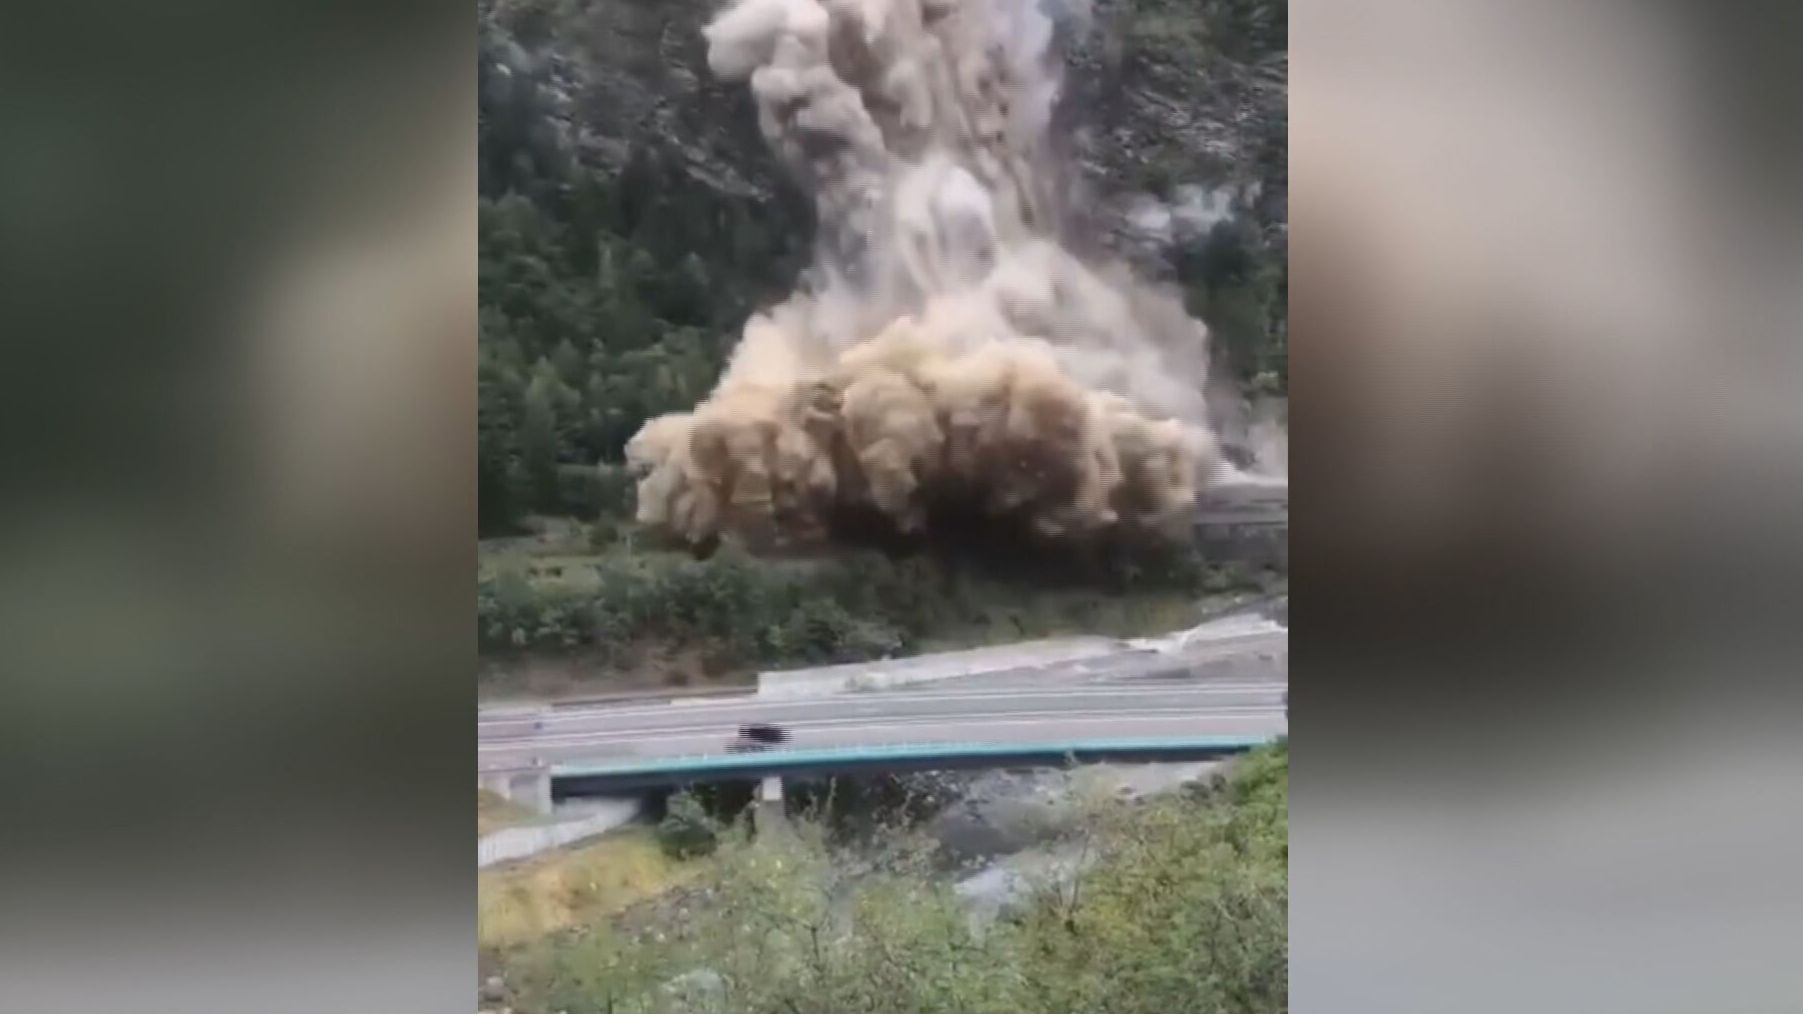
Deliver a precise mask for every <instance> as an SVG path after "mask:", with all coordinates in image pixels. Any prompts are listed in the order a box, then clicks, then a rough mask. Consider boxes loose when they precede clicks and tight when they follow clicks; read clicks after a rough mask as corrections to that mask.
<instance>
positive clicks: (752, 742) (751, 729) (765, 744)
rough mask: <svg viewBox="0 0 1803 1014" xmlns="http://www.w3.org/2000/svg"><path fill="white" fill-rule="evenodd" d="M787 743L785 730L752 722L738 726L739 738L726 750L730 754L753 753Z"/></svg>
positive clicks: (787, 738) (787, 733)
mask: <svg viewBox="0 0 1803 1014" xmlns="http://www.w3.org/2000/svg"><path fill="white" fill-rule="evenodd" d="M788 741H789V732H788V730H787V729H784V728H782V727H780V726H775V725H767V724H765V723H763V722H753V723H752V724H750V725H741V726H739V737H738V738H737V739H735V740H733V741H732V745H731V746H728V747H727V750H728V751H730V752H732V753H755V752H756V751H758V750H768V749H770V748H771V747H773V746H780V745H782V744H784V743H787V742H788Z"/></svg>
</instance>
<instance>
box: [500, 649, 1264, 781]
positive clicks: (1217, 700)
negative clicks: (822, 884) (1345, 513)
mask: <svg viewBox="0 0 1803 1014" xmlns="http://www.w3.org/2000/svg"><path fill="white" fill-rule="evenodd" d="M1287 656H1288V631H1287V630H1286V629H1285V628H1283V627H1282V626H1280V625H1278V624H1277V623H1275V622H1272V621H1270V620H1268V619H1265V618H1263V617H1260V616H1240V617H1232V618H1228V619H1225V620H1221V621H1218V622H1215V623H1211V624H1205V625H1203V626H1201V627H1198V628H1195V629H1193V630H1190V631H1186V632H1183V633H1182V634H1181V635H1174V636H1172V637H1170V638H1164V639H1156V640H1150V641H1144V642H1134V643H1127V642H1119V641H1111V640H1108V639H1104V638H1072V639H1065V640H1061V641H1045V642H1031V643H1027V644H1021V645H1011V646H1006V647H1002V648H987V649H978V650H974V651H969V652H947V653H942V654H940V655H936V656H926V657H924V659H920V658H917V659H908V660H898V661H895V662H888V663H883V662H878V663H871V664H869V665H867V666H857V667H827V668H825V669H819V670H803V671H799V672H793V673H773V674H768V675H767V676H766V677H765V678H764V679H763V680H762V681H761V684H762V685H761V687H760V692H759V693H755V694H738V695H732V696H701V697H688V698H676V699H673V700H668V701H636V702H621V703H618V704H608V705H595V704H586V705H571V706H564V707H543V708H528V709H491V710H488V711H486V712H483V713H482V714H480V715H479V717H478V724H477V729H478V743H477V749H478V758H479V763H478V779H479V781H480V782H481V783H482V784H483V785H485V786H487V787H489V788H491V789H493V790H494V791H497V792H499V793H501V794H502V795H505V796H508V797H509V798H513V799H516V800H519V801H523V802H528V803H530V804H532V805H535V806H537V807H538V808H540V809H548V808H549V807H550V806H551V804H552V803H553V802H554V800H556V799H563V798H568V797H572V796H585V795H609V794H621V793H629V792H632V791H636V790H641V789H646V788H654V787H668V786H678V785H682V784H687V783H694V782H705V781H716V780H726V779H734V780H736V779H747V780H757V779H766V780H770V779H778V778H781V777H783V776H795V775H804V774H806V775H817V774H843V773H852V772H859V771H873V770H881V771H900V770H927V769H946V768H959V767H1010V766H1029V765H1057V764H1063V763H1066V762H1070V761H1078V762H1087V761H1100V760H1182V759H1200V758H1207V757H1214V756H1220V755H1222V754H1225V753H1232V752H1237V751H1242V750H1246V749H1249V748H1251V747H1254V746H1256V745H1258V744H1260V743H1264V742H1268V741H1270V740H1272V739H1274V738H1276V737H1277V736H1278V735H1281V734H1282V733H1283V732H1284V731H1285V729H1286V728H1287V724H1288V723H1287V714H1286V711H1287V708H1286V706H1285V704H1284V700H1285V693H1286V691H1287V687H1288V683H1287V678H1286V671H1287ZM752 722H758V723H767V724H771V725H778V726H781V727H782V728H784V729H785V730H787V731H788V733H789V740H788V742H786V743H785V744H783V746H782V747H781V748H777V749H769V750H764V751H760V752H757V753H733V752H730V750H729V745H730V744H731V743H732V741H733V740H734V738H735V736H736V734H737V731H738V729H739V727H740V726H741V725H744V724H748V723H752ZM768 788H769V785H768V782H767V790H768Z"/></svg>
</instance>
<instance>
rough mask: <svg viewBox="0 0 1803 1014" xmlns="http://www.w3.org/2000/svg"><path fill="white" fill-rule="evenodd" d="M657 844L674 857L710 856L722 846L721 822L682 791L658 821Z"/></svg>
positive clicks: (692, 797)
mask: <svg viewBox="0 0 1803 1014" xmlns="http://www.w3.org/2000/svg"><path fill="white" fill-rule="evenodd" d="M657 844H658V847H660V848H662V849H663V850H664V854H665V855H667V856H669V857H671V858H672V859H691V858H694V857H695V856H705V855H709V854H711V853H712V852H713V851H714V850H715V849H716V848H719V847H720V825H719V824H718V822H716V821H715V820H714V819H713V818H712V817H710V816H708V814H707V811H706V810H704V809H703V808H702V806H701V802H700V801H699V800H697V799H696V798H695V797H694V796H692V795H690V794H688V793H687V792H678V793H676V794H675V795H673V796H671V797H670V802H669V806H668V808H667V809H666V810H665V812H664V819H663V820H661V821H659V822H658V824H657Z"/></svg>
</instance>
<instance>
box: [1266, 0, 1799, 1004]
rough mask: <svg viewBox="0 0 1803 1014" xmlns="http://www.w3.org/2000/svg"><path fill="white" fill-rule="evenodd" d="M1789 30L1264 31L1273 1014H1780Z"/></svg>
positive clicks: (1376, 5)
mask: <svg viewBox="0 0 1803 1014" xmlns="http://www.w3.org/2000/svg"><path fill="white" fill-rule="evenodd" d="M1798 11H1799V8H1797V7H1796V6H1795V5H1788V6H1784V5H1772V4H1728V5H1682V4H1676V3H1628V2H1592V3H1550V2H1540V0H1529V2H1521V3H1484V2H1477V0H1439V2H1435V3H1431V4H1420V3H1407V2H1400V0H1358V2H1343V0H1293V3H1292V4H1291V17H1290V25H1291V33H1292V34H1291V68H1292V78H1291V92H1290V98H1291V117H1290V124H1291V138H1290V151H1291V160H1292V164H1291V201H1292V204H1291V215H1292V217H1291V230H1292V231H1291V258H1292V260H1291V269H1292V270H1291V286H1290V293H1291V301H1292V302H1291V307H1290V311H1291V317H1290V319H1291V342H1290V350H1291V362H1290V379H1291V405H1292V409H1291V422H1292V432H1291V449H1292V467H1291V474H1292V483H1291V485H1292V492H1293V494H1294V495H1293V501H1294V507H1293V510H1292V512H1291V519H1292V527H1291V537H1292V546H1291V550H1292V553H1291V555H1292V560H1293V568H1292V569H1293V573H1292V581H1291V588H1292V606H1291V615H1292V619H1293V621H1294V631H1295V633H1294V635H1293V636H1294V638H1295V642H1296V643H1295V644H1294V645H1293V649H1294V651H1293V655H1292V658H1293V660H1294V664H1293V674H1292V683H1293V698H1292V708H1291V722H1292V726H1291V729H1292V734H1293V747H1292V782H1291V785H1292V796H1291V799H1292V809H1293V813H1292V822H1291V853H1290V855H1291V899H1292V901H1291V909H1290V926H1291V947H1292V950H1291V966H1290V967H1291V969H1292V980H1291V985H1292V991H1291V996H1292V998H1293V1002H1294V1005H1295V1009H1296V1010H1298V1011H1315V1010H1333V1011H1339V1012H1362V1011H1372V1012H1375V1011H1384V1012H1387V1014H1396V1012H1403V1011H1429V1010H1450V1009H1457V1010H1462V1011H1474V1012H1476V1011H1498V1012H1501V1011H1522V1010H1533V1011H1538V1012H1549V1011H1565V1010H1571V1011H1580V1010H1582V1011H1599V1010H1624V1011H1625V1010H1632V1011H1637V1012H1673V1014H1676V1012H1679V1011H1692V1010H1704V1009H1707V1010H1739V1011H1777V1010H1787V1009H1793V1008H1794V1007H1795V1006H1796V1004H1797V998H1798V997H1799V996H1803V970H1800V969H1803V966H1800V965H1799V964H1798V963H1797V962H1796V961H1795V960H1794V955H1791V954H1789V953H1788V952H1790V951H1794V941H1795V939H1796V934H1795V930H1794V927H1795V926H1797V925H1799V924H1800V921H1799V920H1800V919H1803V879H1800V878H1798V877H1796V876H1795V874H1794V873H1793V872H1792V870H1791V866H1792V864H1793V862H1792V856H1793V855H1794V853H1795V847H1794V843H1795V842H1796V841H1797V840H1799V837H1803V806H1799V805H1798V804H1799V803H1800V802H1803V795H1800V793H1803V788H1800V786H1803V740H1800V739H1799V738H1798V736H1797V725H1796V721H1795V716H1797V715H1799V714H1803V708H1799V697H1800V696H1803V694H1799V685H1798V681H1797V675H1798V674H1799V673H1800V672H1803V664H1800V663H1799V659H1803V643H1800V642H1803V627H1799V625H1798V623H1797V622H1796V616H1797V608H1798V595H1797V591H1796V589H1797V588H1798V587H1799V586H1800V585H1799V582H1798V578H1799V576H1803V566H1799V564H1800V563H1803V532H1799V530H1798V523H1799V519H1800V518H1803V510H1800V509H1799V508H1800V507H1803V503H1800V501H1803V497H1800V496H1799V494H1800V492H1803V453H1800V452H1803V439H1800V438H1803V399H1799V397H1798V391H1799V389H1800V388H1799V382H1800V381H1803V345H1800V344H1799V342H1798V340H1797V339H1798V336H1799V323H1800V320H1799V317H1800V314H1799V311H1803V300H1800V299H1799V292H1800V291H1803V290H1799V287H1798V282H1799V281H1803V230H1800V229H1799V228H1798V226H1799V224H1800V222H1799V210H1800V203H1799V200H1798V197H1799V195H1798V190H1797V181H1798V180H1799V179H1800V178H1803V177H1799V175H1798V174H1797V171H1796V170H1797V167H1798V159H1799V155H1800V154H1803V145H1800V144H1799V130H1800V125H1803V119H1799V118H1798V117H1797V116H1796V109H1797V98H1798V92H1799V81H1798V80H1797V74H1796V67H1795V61H1794V59H1791V56H1794V54H1795V53H1796V52H1798V46H1799V43H1800V42H1803V33H1800V32H1799V30H1798V29H1799V27H1800V22H1803V19H1800V18H1799V16H1798ZM1787 54H1788V55H1787ZM1787 926H1788V927H1792V928H1791V929H1789V930H1787V929H1785V927H1787Z"/></svg>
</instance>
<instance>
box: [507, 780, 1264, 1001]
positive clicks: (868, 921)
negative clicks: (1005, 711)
mask: <svg viewBox="0 0 1803 1014" xmlns="http://www.w3.org/2000/svg"><path fill="white" fill-rule="evenodd" d="M1287 803H1288V752H1287V750H1286V749H1285V748H1283V747H1278V748H1276V749H1271V750H1266V751H1261V752H1258V753H1256V754H1254V755H1253V756H1252V757H1249V758H1247V759H1246V760H1245V761H1244V762H1242V763H1241V764H1240V765H1238V767H1237V769H1236V771H1235V773H1234V774H1233V775H1232V777H1231V778H1229V779H1228V781H1227V783H1226V784H1225V786H1223V789H1222V791H1219V792H1216V793H1212V794H1207V795H1200V794H1178V795H1174V796H1169V797H1163V798H1160V799H1156V800H1153V801H1149V802H1145V803H1139V804H1132V803H1114V802H1109V803H1099V804H1097V806H1096V807H1095V808H1094V812H1093V814H1092V817H1093V819H1092V820H1090V821H1088V822H1087V823H1086V825H1085V830H1084V831H1083V832H1082V833H1081V838H1080V844H1081V846H1082V848H1083V851H1084V853H1085V854H1086V855H1088V856H1090V857H1091V858H1092V859H1093V861H1092V862H1090V863H1089V864H1088V865H1086V866H1085V867H1083V868H1082V869H1081V870H1080V871H1079V872H1077V873H1075V874H1074V875H1072V876H1070V877H1067V878H1065V879H1064V880H1061V881H1047V882H1045V883H1044V884H1042V885H1041V887H1040V889H1039V890H1038V891H1036V892H1035V893H1034V894H1033V895H1032V896H1031V897H1030V898H1029V900H1028V901H1026V902H1025V903H1024V904H1023V905H1022V906H1021V907H1020V908H1019V909H1018V910H1017V911H1014V912H1013V913H1011V914H1010V915H1009V916H1008V917H1007V918H1004V919H1003V920H1002V921H1000V922H998V923H997V924H995V925H993V926H991V927H989V928H988V929H987V930H984V929H981V928H979V927H977V926H975V925H973V923H972V921H971V919H970V918H969V916H968V914H967V912H966V911H965V909H964V907H963V906H962V904H961V903H960V901H959V899H958V897H957V896H956V895H955V893H954V892H953V891H952V890H951V888H950V887H949V885H948V884H946V883H945V882H944V881H943V880H940V879H934V878H933V877H932V876H931V875H930V873H929V872H928V871H927V870H925V869H924V868H923V867H921V866H920V865H919V864H916V863H911V862H908V861H906V860H905V859H904V860H902V861H897V862H878V863H876V864H875V866H874V868H873V867H872V864H871V863H870V862H869V861H868V860H866V859H861V858H860V857H859V856H857V855H855V854H846V853H841V852H837V851H835V850H834V848H833V847H832V846H831V845H830V844H829V840H828V836H827V835H826V834H825V832H824V830H823V829H822V828H821V826H820V825H818V824H813V823H810V822H806V821H801V822H798V823H796V824H795V825H794V826H793V828H792V830H791V831H790V832H789V833H785V834H781V835H769V836H764V837H760V838H756V839H753V838H749V837H747V836H746V835H745V833H744V832H743V831H742V830H741V829H735V830H733V831H730V832H727V833H725V834H723V835H721V836H720V837H719V838H718V839H716V840H717V842H718V846H717V851H716V852H715V853H714V854H713V856H712V858H711V859H710V860H709V861H708V867H707V869H706V870H705V872H704V874H703V876H702V877H701V880H700V882H699V883H697V884H695V885H694V886H693V887H692V888H691V889H690V890H688V891H686V892H685V896H684V900H682V901H681V902H680V903H678V905H679V907H677V908H676V909H675V910H674V911H672V912H668V913H666V914H665V915H664V916H663V917H662V918H659V917H657V916H652V917H650V918H648V919H641V920H638V925H636V926H634V927H632V928H629V929H628V928H610V927H597V928H596V930H595V931H594V932H592V933H586V934H583V935H580V936H577V937H574V938H571V939H568V940H564V941H558V942H555V943H553V944H551V945H550V946H549V948H548V950H547V951H546V952H541V953H539V954H537V955H533V956H530V957H526V958H520V959H516V962H515V968H514V970H513V971H514V973H515V974H513V975H511V976H510V980H511V981H517V982H518V984H519V990H518V995H517V996H516V997H515V1007H516V1009H518V1010H520V1011H522V1012H526V1014H531V1012H539V1011H547V1012H548V1011H553V1010H569V1011H577V1010H596V1011H599V1010H606V1011H615V1012H624V1011H636V1012H669V1014H675V1012H679V1011H718V1012H728V1011H730V1012H742V1014H779V1012H780V1014H793V1012H797V1011H800V1012H809V1014H888V1012H894V1014H920V1012H951V1011H962V1012H969V1014H1069V1012H1091V1011H1123V1012H1145V1014H1169V1012H1174V1011H1228V1012H1236V1014H1273V1012H1279V1011H1283V1010H1285V1009H1287V1006H1288V986H1287V978H1288V957H1287V951H1288V929H1287V920H1286V912H1287V905H1288V872H1287V862H1288V847H1287V844H1286V841H1287V834H1288V818H1287Z"/></svg>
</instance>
